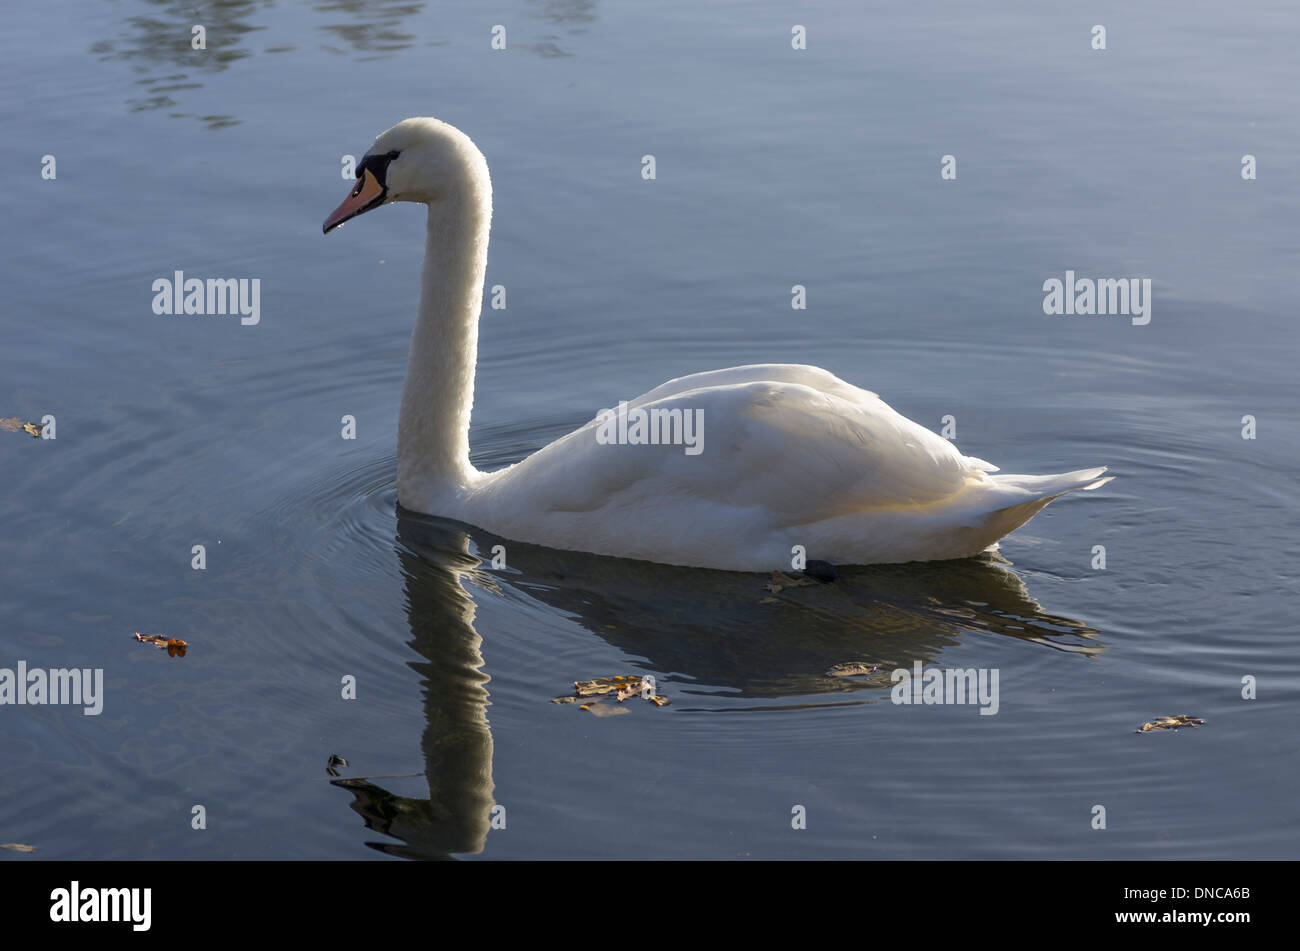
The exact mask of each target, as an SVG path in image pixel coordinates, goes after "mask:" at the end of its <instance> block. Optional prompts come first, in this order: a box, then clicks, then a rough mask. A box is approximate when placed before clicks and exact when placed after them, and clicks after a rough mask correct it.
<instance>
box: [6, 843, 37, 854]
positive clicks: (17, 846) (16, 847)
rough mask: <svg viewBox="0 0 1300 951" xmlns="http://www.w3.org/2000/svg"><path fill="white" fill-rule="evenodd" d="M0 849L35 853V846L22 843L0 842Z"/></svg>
mask: <svg viewBox="0 0 1300 951" xmlns="http://www.w3.org/2000/svg"><path fill="white" fill-rule="evenodd" d="M0 849H8V850H9V851H10V852H35V851H36V846H34V845H26V844H24V843H22V842H0Z"/></svg>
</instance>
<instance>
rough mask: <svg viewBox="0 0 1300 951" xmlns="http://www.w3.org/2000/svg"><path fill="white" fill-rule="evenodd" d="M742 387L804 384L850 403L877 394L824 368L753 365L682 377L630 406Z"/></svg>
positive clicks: (768, 364)
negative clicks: (771, 384)
mask: <svg viewBox="0 0 1300 951" xmlns="http://www.w3.org/2000/svg"><path fill="white" fill-rule="evenodd" d="M740 383H801V384H803V385H804V386H807V387H810V388H811V389H814V390H818V391H820V392H822V393H830V394H831V395H834V396H840V397H844V398H847V399H850V400H854V399H862V398H873V399H879V397H877V396H876V394H875V393H871V392H869V391H867V390H863V389H859V388H858V387H856V386H854V385H853V384H851V383H845V382H844V381H843V380H841V379H840V378H839V377H837V376H836V375H835V374H834V373H831V372H830V371H829V370H823V369H822V368H821V367H813V366H806V365H804V364H801V363H754V364H750V365H749V366H743V367H728V368H727V369H725V370H706V371H705V372H703V373H692V374H690V375H689V376H679V377H677V378H676V379H675V380H669V381H668V382H667V383H661V384H659V386H656V387H655V388H654V389H653V390H651V391H650V392H648V393H646V394H644V395H642V396H638V397H637V398H636V399H635V400H632V401H631V403H629V404H628V405H629V406H641V405H643V404H645V403H652V402H654V401H655V400H661V399H663V398H664V397H666V396H674V395H676V394H678V393H685V392H687V391H688V390H700V389H705V388H707V387H718V386H733V385H736V384H740Z"/></svg>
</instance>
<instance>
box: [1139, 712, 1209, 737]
mask: <svg viewBox="0 0 1300 951" xmlns="http://www.w3.org/2000/svg"><path fill="white" fill-rule="evenodd" d="M1204 722H1205V721H1204V720H1202V719H1201V718H1200V717H1189V716H1186V715H1185V714H1182V713H1180V714H1178V715H1176V716H1172V717H1156V718H1155V720H1154V721H1153V722H1151V723H1143V724H1142V725H1141V726H1140V727H1138V728H1137V730H1136V731H1135V732H1137V733H1147V732H1149V731H1151V730H1176V729H1178V728H1179V727H1180V726H1192V727H1195V726H1200V725H1201V724H1202V723H1204Z"/></svg>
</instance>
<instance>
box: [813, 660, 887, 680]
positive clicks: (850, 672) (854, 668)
mask: <svg viewBox="0 0 1300 951" xmlns="http://www.w3.org/2000/svg"><path fill="white" fill-rule="evenodd" d="M879 669H880V665H879V664H860V663H853V664H836V665H835V666H834V667H832V668H831V669H830V670H828V671H826V676H827V677H865V676H866V675H867V674H874V673H875V672H876V671H878V670H879Z"/></svg>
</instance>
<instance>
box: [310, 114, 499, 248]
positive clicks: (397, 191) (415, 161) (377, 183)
mask: <svg viewBox="0 0 1300 951" xmlns="http://www.w3.org/2000/svg"><path fill="white" fill-rule="evenodd" d="M488 182H489V180H488V172H487V162H486V160H485V159H484V158H483V153H482V152H480V151H479V150H478V147H477V146H475V145H474V143H473V142H472V141H470V138H469V136H467V135H466V134H465V133H464V132H461V131H460V130H459V129H457V128H456V127H455V126H452V125H448V124H447V123H445V122H441V121H439V120H438V119H405V120H403V121H401V122H399V123H397V125H395V126H393V127H392V128H391V129H389V130H388V131H387V132H384V133H381V134H380V135H379V137H378V138H377V139H375V144H374V145H372V146H371V147H370V150H369V151H368V152H366V154H365V155H364V156H363V157H362V159H361V161H360V162H358V163H357V183H356V187H354V188H353V189H352V191H351V192H350V193H349V194H348V197H347V198H345V199H344V200H343V204H341V205H339V206H338V207H337V208H336V209H334V211H333V212H332V213H331V214H330V216H329V217H328V218H326V219H325V224H324V226H323V227H322V229H321V230H322V231H324V233H325V234H329V233H330V231H332V230H333V229H334V228H337V227H338V226H339V225H341V224H343V222H345V221H349V220H351V219H353V218H355V217H356V216H357V215H361V214H365V213H366V212H367V211H370V209H372V208H378V207H379V206H380V205H386V204H388V203H389V202H394V201H418V202H422V203H424V204H426V205H433V204H435V203H439V202H444V201H449V200H453V199H463V198H469V199H471V200H481V199H482V197H483V194H484V193H486V195H487V196H488V197H489V200H490V195H491V186H490V184H489V183H488Z"/></svg>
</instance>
